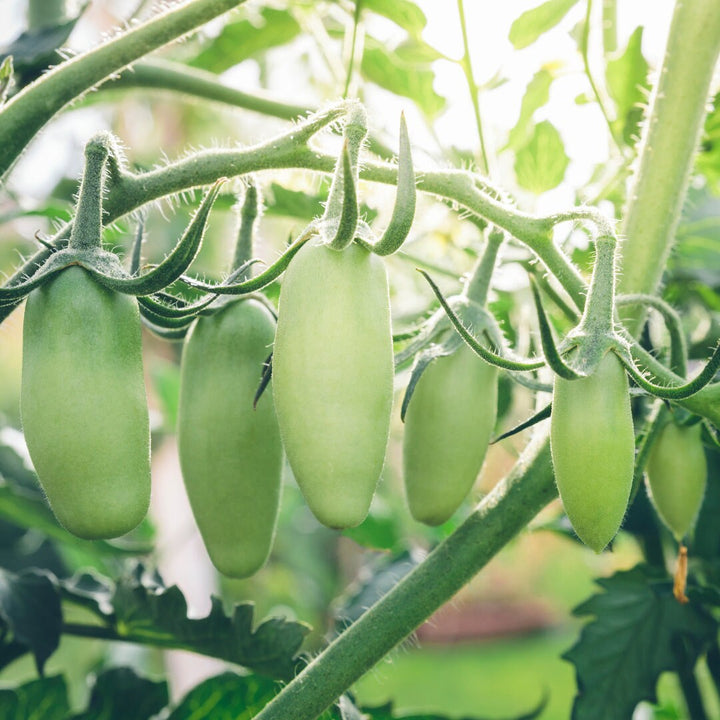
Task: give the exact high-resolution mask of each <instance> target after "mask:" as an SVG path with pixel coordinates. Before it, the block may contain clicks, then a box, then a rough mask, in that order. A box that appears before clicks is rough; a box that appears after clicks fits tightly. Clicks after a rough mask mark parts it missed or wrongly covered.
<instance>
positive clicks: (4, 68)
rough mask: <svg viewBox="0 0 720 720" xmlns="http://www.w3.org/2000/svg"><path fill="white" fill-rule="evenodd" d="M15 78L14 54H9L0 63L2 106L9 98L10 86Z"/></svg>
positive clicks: (0, 101) (0, 99)
mask: <svg viewBox="0 0 720 720" xmlns="http://www.w3.org/2000/svg"><path fill="white" fill-rule="evenodd" d="M12 79H13V59H12V55H8V56H7V57H6V58H5V59H4V60H3V61H2V63H0V107H1V106H2V105H3V104H4V103H5V101H6V100H7V96H8V92H9V91H10V86H11V85H12Z"/></svg>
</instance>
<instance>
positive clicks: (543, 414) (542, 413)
mask: <svg viewBox="0 0 720 720" xmlns="http://www.w3.org/2000/svg"><path fill="white" fill-rule="evenodd" d="M551 411H552V403H548V404H547V405H546V406H545V407H544V408H543V409H542V410H538V412H536V413H535V414H534V415H532V416H531V417H529V418H528V419H527V420H524V421H523V422H521V423H520V424H519V425H516V426H515V427H514V428H512V429H511V430H508V431H507V432H504V433H503V434H502V435H498V436H497V437H496V438H494V439H493V440H491V441H490V444H491V445H494V444H495V443H498V442H500V441H501V440H505V439H506V438H509V437H512V436H513V435H517V434H518V433H520V432H522V431H523V430H527V429H528V428H531V427H532V426H533V425H537V424H538V423H539V422H542V421H543V420H547V419H548V418H549V417H550V413H551Z"/></svg>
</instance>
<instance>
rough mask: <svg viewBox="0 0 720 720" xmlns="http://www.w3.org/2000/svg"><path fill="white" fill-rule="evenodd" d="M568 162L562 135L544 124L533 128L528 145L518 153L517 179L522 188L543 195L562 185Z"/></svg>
mask: <svg viewBox="0 0 720 720" xmlns="http://www.w3.org/2000/svg"><path fill="white" fill-rule="evenodd" d="M569 162H570V160H569V158H568V156H567V154H566V153H565V146H564V145H563V141H562V139H561V137H560V133H559V132H558V131H557V129H556V128H555V126H554V125H552V123H550V122H549V121H547V120H543V121H542V122H540V123H538V124H537V125H535V127H534V128H533V133H532V137H531V138H530V140H529V142H528V143H527V144H526V145H524V146H523V147H522V148H521V149H520V150H518V152H517V154H516V156H515V175H516V176H517V181H518V184H519V185H520V186H521V187H524V188H525V189H526V190H530V191H531V192H533V193H535V194H536V195H540V194H541V193H544V192H545V191H547V190H552V189H553V188H555V187H557V186H558V185H559V184H560V183H561V182H562V180H563V178H564V177H565V171H566V170H567V166H568V163H569Z"/></svg>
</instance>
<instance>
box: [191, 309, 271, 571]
mask: <svg viewBox="0 0 720 720" xmlns="http://www.w3.org/2000/svg"><path fill="white" fill-rule="evenodd" d="M274 335H275V320H274V318H273V317H272V315H271V313H270V311H269V310H268V309H267V308H266V307H265V306H264V305H263V304H262V303H260V302H258V301H257V300H241V301H239V302H233V303H230V304H228V305H227V306H225V307H223V308H221V309H220V310H218V311H217V312H216V313H213V314H212V315H210V316H205V317H203V316H201V317H199V318H198V319H197V321H196V322H195V323H194V324H193V327H192V329H191V330H190V333H189V335H188V337H187V340H186V342H185V346H184V348H183V356H182V368H181V376H180V377H181V379H180V404H179V410H178V449H179V454H180V466H181V469H182V475H183V479H184V481H185V488H186V490H187V494H188V498H189V500H190V505H191V507H192V511H193V515H194V516H195V521H196V522H197V525H198V528H199V529H200V534H201V535H202V538H203V541H204V543H205V547H206V548H207V551H208V554H209V555H210V558H211V560H212V562H213V564H214V565H215V567H216V568H217V569H218V570H219V571H220V572H221V573H223V574H224V575H228V576H230V577H248V576H250V575H252V574H254V573H255V572H257V571H258V570H259V569H260V568H261V567H262V566H263V565H264V564H265V562H266V560H267V558H268V556H269V554H270V550H271V548H272V543H273V538H274V535H275V526H276V524H277V516H278V509H279V505H280V481H281V475H282V444H281V442H280V431H279V430H278V425H277V419H276V417H275V408H274V406H273V401H272V395H271V393H269V392H267V391H266V393H265V394H263V396H262V397H261V398H260V399H259V401H258V404H257V407H256V408H253V398H254V396H255V392H256V390H257V388H258V385H259V383H260V376H261V374H262V366H263V362H264V361H265V360H266V358H267V356H268V353H269V352H270V348H271V346H272V342H273V337H274Z"/></svg>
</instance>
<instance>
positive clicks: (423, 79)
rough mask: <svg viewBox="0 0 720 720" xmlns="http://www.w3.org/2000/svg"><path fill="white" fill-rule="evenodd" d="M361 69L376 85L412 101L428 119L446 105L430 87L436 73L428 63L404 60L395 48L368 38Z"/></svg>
mask: <svg viewBox="0 0 720 720" xmlns="http://www.w3.org/2000/svg"><path fill="white" fill-rule="evenodd" d="M361 70H362V73H363V75H364V76H365V77H366V78H367V79H368V80H370V81H371V82H374V83H375V84H376V85H379V86H380V87H382V88H385V89H386V90H389V91H390V92H391V93H394V94H395V95H401V96H402V97H406V98H410V99H411V100H413V101H414V102H415V104H416V105H417V106H418V107H419V108H420V109H421V110H422V111H423V113H424V114H425V115H426V116H427V117H429V118H432V117H435V116H436V115H437V114H438V113H439V112H440V111H441V110H442V109H443V108H444V107H445V98H444V97H442V96H441V95H438V94H437V93H436V92H435V90H434V88H433V83H434V81H435V73H434V72H433V71H432V69H431V68H430V67H429V66H426V65H422V64H421V65H418V64H416V63H410V62H406V61H405V60H403V59H402V57H400V56H399V55H398V53H397V52H396V51H393V50H388V49H387V48H385V47H383V46H382V45H381V44H380V43H379V42H377V41H371V39H370V38H367V42H366V47H365V52H364V53H363V58H362V63H361Z"/></svg>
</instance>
